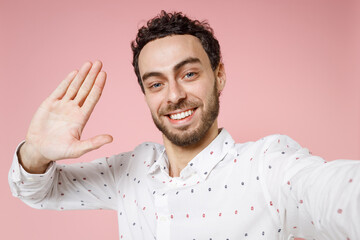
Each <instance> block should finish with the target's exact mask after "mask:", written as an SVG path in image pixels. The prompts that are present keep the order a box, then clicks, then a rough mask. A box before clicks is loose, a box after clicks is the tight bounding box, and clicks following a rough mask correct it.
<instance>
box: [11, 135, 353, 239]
mask: <svg viewBox="0 0 360 240" xmlns="http://www.w3.org/2000/svg"><path fill="white" fill-rule="evenodd" d="M9 182H10V187H11V190H12V192H13V195H14V196H16V197H18V198H20V199H22V200H23V201H24V202H25V203H27V204H28V205H30V206H31V207H34V208H39V209H55V210H70V209H113V210H116V211H117V212H118V223H119V238H120V239H135V240H140V239H157V240H167V239H179V240H180V239H181V240H184V239H189V240H193V239H196V240H202V239H207V240H209V239H211V240H226V239H229V240H234V239H246V240H250V239H254V240H255V239H256V240H258V239H267V240H272V239H289V238H291V237H292V236H295V237H303V238H306V239H334V240H340V239H343V240H348V239H351V240H357V239H360V162H359V161H351V160H341V161H339V160H337V161H331V162H328V163H327V162H326V161H324V160H323V159H322V158H320V157H317V156H312V155H311V154H310V153H309V151H308V150H307V149H306V148H301V147H300V145H299V144H297V143H296V142H295V141H294V140H292V139H291V138H289V137H287V136H284V135H271V136H268V137H265V138H263V139H261V140H258V141H256V142H247V143H238V144H235V142H234V140H233V139H232V138H231V136H230V134H229V133H228V132H227V131H226V130H225V129H223V130H222V131H221V132H220V134H219V135H218V136H217V137H216V138H215V139H214V141H213V142H212V143H211V144H210V145H209V146H207V147H206V148H205V149H204V150H203V151H202V152H200V153H199V154H198V155H197V156H196V157H195V158H194V159H192V160H191V161H190V162H189V163H188V165H187V166H186V167H185V168H184V169H183V170H182V171H181V174H180V177H174V178H172V177H170V176H169V162H168V159H167V155H166V151H165V148H164V146H162V145H159V144H156V143H143V144H141V145H139V146H138V147H137V148H136V149H135V150H134V151H132V152H127V153H122V154H119V155H115V156H112V157H110V158H102V159H98V160H95V161H93V162H90V163H75V164H70V165H61V164H56V163H52V164H51V165H50V166H49V168H48V169H47V171H46V173H44V174H29V173H27V172H25V170H24V169H23V168H22V167H21V166H20V165H19V163H18V159H17V157H16V154H15V156H14V161H13V164H12V167H11V169H10V173H9Z"/></svg>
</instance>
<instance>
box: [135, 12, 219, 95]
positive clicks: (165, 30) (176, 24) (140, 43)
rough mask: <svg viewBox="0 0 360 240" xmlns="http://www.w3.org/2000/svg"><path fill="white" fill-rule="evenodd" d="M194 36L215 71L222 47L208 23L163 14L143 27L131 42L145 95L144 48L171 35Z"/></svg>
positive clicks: (179, 14)
mask: <svg viewBox="0 0 360 240" xmlns="http://www.w3.org/2000/svg"><path fill="white" fill-rule="evenodd" d="M185 34H188V35H193V36H195V37H197V38H198V39H199V40H200V42H201V44H202V46H203V48H204V50H205V52H206V53H207V55H208V57H209V59H210V63H211V68H212V69H213V70H214V71H215V69H216V68H217V66H218V65H219V63H220V60H221V52H220V45H219V42H218V40H217V39H216V38H215V36H214V31H213V29H212V28H211V27H210V25H209V24H208V22H207V21H201V22H200V21H198V20H191V19H189V18H188V17H187V16H186V15H184V14H183V13H181V12H173V13H167V12H166V11H164V10H162V11H161V13H160V14H159V15H158V16H156V17H154V18H152V19H150V20H149V21H148V22H147V24H146V25H145V26H143V27H141V28H140V29H139V31H138V33H137V35H136V39H135V40H134V41H132V42H131V49H132V51H133V63H132V64H133V66H134V71H135V74H136V76H137V79H138V83H139V85H140V87H141V90H142V92H143V93H145V90H144V86H143V83H142V80H141V76H140V71H139V63H138V60H139V55H140V52H141V50H142V48H143V47H144V46H145V45H146V44H147V43H148V42H150V41H153V40H155V39H158V38H163V37H166V36H171V35H185Z"/></svg>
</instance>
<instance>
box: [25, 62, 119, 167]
mask: <svg viewBox="0 0 360 240" xmlns="http://www.w3.org/2000/svg"><path fill="white" fill-rule="evenodd" d="M101 68H102V64H101V62H100V61H96V62H94V64H91V63H90V62H87V63H85V64H84V65H83V66H82V67H81V68H80V70H79V71H73V72H71V73H70V74H69V75H68V76H67V77H66V78H65V79H64V80H63V81H62V82H61V84H60V85H59V86H58V87H57V88H56V89H55V91H54V92H53V93H52V94H51V95H50V96H49V97H48V98H47V99H46V100H45V101H44V102H43V103H42V104H41V106H40V107H39V109H38V110H37V112H36V113H35V115H34V117H33V119H32V121H31V124H30V127H29V130H28V133H27V135H26V141H25V144H27V148H28V149H31V151H32V153H33V157H34V156H36V158H38V159H42V161H43V163H48V162H50V161H55V160H59V159H67V158H76V157H79V156H81V155H83V154H84V153H86V152H88V151H91V150H94V149H97V148H99V147H101V146H102V145H104V144H106V143H109V142H111V141H112V137H111V136H110V135H105V134H103V135H98V136H95V137H92V138H90V139H87V140H81V133H82V131H83V129H84V127H85V124H86V122H87V121H88V119H89V117H90V115H91V113H92V111H93V109H94V107H95V105H96V103H97V102H98V100H99V98H100V96H101V93H102V90H103V87H104V85H105V80H106V74H105V72H102V71H101Z"/></svg>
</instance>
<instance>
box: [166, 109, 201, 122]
mask: <svg viewBox="0 0 360 240" xmlns="http://www.w3.org/2000/svg"><path fill="white" fill-rule="evenodd" d="M195 110H196V108H194V109H189V110H186V111H183V112H177V113H172V114H168V115H167V117H168V118H170V119H171V120H183V119H186V118H189V117H191V116H192V115H193V114H194V112H195Z"/></svg>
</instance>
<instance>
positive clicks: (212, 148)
mask: <svg viewBox="0 0 360 240" xmlns="http://www.w3.org/2000/svg"><path fill="white" fill-rule="evenodd" d="M234 145H235V141H234V140H233V139H232V137H231V136H230V134H229V133H228V132H227V131H226V130H225V129H220V133H219V134H218V135H217V137H216V138H215V139H214V140H213V141H212V142H211V143H210V144H209V145H208V146H207V147H206V148H204V149H203V150H202V151H201V152H200V153H199V154H198V155H196V156H195V157H194V158H193V159H192V160H191V161H190V162H189V163H188V164H187V166H186V167H185V168H184V169H183V170H182V171H181V173H180V177H182V178H187V177H188V176H189V175H190V174H193V173H195V174H197V175H199V176H200V177H201V178H202V179H204V180H205V179H206V178H207V177H208V176H209V174H210V173H211V171H212V170H213V169H214V167H215V166H216V165H217V164H218V163H219V162H220V161H221V160H222V159H224V157H225V156H226V154H227V153H228V152H229V150H230V149H231V148H232V147H233V146H234ZM157 169H160V170H161V171H164V172H166V173H167V174H168V173H169V161H168V159H167V156H166V151H165V148H164V149H163V150H162V153H161V154H160V156H159V157H158V159H157V160H156V161H155V163H154V164H153V165H152V166H151V167H150V169H149V171H148V174H152V173H154V172H155V171H156V170H157Z"/></svg>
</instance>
